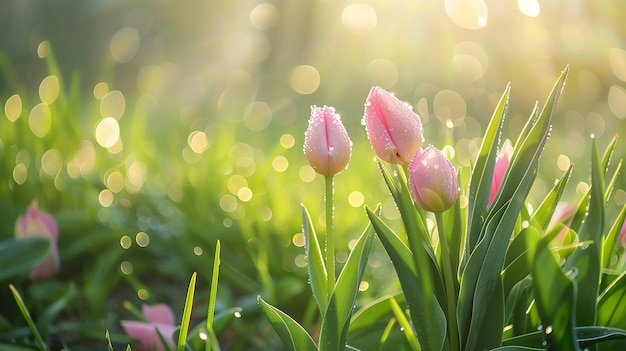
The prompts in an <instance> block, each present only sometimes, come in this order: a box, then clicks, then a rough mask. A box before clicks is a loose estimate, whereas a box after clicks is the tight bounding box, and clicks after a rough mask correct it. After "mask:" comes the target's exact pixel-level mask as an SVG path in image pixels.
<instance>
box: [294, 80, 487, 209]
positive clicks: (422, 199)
mask: <svg viewBox="0 0 626 351" xmlns="http://www.w3.org/2000/svg"><path fill="white" fill-rule="evenodd" d="M364 121H365V126H366V131H367V135H368V138H369V140H370V143H371V145H372V148H373V149H374V151H375V152H376V155H378V157H379V158H380V159H381V160H384V161H386V162H389V163H397V164H408V169H409V184H410V187H411V192H412V194H413V197H414V200H415V201H416V202H417V203H418V204H419V205H420V206H421V207H422V208H423V209H425V210H427V211H432V212H441V211H444V210H446V209H448V208H450V206H452V204H453V203H454V201H456V199H457V197H458V194H459V185H458V181H457V176H456V171H455V169H454V166H452V163H450V161H449V160H448V159H447V158H446V156H445V155H444V153H443V152H442V151H441V150H439V149H437V148H435V147H434V146H432V145H429V146H428V147H426V148H421V147H422V144H423V141H424V138H423V129H422V123H421V120H420V117H419V116H418V115H417V114H416V113H415V112H413V110H412V108H411V106H410V105H408V104H407V103H405V102H402V101H400V100H399V99H398V98H396V97H395V96H394V95H393V94H391V93H389V92H387V91H386V90H384V89H382V88H380V87H373V88H372V89H371V90H370V92H369V95H368V97H367V100H366V103H365V113H364ZM350 152H351V142H350V139H349V137H348V134H347V132H346V129H345V128H344V126H343V124H342V123H341V119H340V117H339V115H338V114H337V113H335V109H334V108H333V107H328V106H324V107H317V106H313V107H312V108H311V118H310V120H309V126H308V129H307V131H306V133H305V141H304V154H305V155H306V157H307V159H308V160H309V163H310V164H311V166H312V167H313V169H314V170H315V171H316V172H318V173H319V174H322V175H324V176H332V175H335V174H337V173H339V172H341V171H342V170H343V169H344V168H346V167H347V165H348V161H349V159H350ZM494 185H495V183H494Z"/></svg>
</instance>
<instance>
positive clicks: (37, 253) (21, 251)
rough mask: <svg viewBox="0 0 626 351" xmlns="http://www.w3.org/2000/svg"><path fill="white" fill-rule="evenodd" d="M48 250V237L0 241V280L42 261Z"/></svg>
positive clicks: (19, 273)
mask: <svg viewBox="0 0 626 351" xmlns="http://www.w3.org/2000/svg"><path fill="white" fill-rule="evenodd" d="M49 252H50V239H48V238H44V237H31V238H24V239H9V240H5V241H3V242H0V281H2V280H6V279H9V278H12V277H15V276H18V275H21V274H24V275H28V272H29V271H30V270H31V268H33V267H35V266H36V265H37V264H38V263H40V262H41V261H43V260H44V259H45V258H46V256H47V255H48V254H49Z"/></svg>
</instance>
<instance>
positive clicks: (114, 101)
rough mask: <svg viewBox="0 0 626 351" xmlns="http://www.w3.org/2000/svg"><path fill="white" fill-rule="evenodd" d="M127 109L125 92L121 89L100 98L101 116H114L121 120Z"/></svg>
mask: <svg viewBox="0 0 626 351" xmlns="http://www.w3.org/2000/svg"><path fill="white" fill-rule="evenodd" d="M125 109H126V100H125V99H124V94H122V92H121V91H119V90H112V91H110V92H108V93H106V94H105V95H104V96H103V97H102V100H100V116H102V117H113V118H115V119H116V120H118V121H119V119H120V118H122V115H123V114H124V110H125Z"/></svg>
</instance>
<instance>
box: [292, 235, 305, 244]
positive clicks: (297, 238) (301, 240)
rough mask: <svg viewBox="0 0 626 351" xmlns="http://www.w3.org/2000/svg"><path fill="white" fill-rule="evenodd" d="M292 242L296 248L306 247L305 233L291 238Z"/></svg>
mask: <svg viewBox="0 0 626 351" xmlns="http://www.w3.org/2000/svg"><path fill="white" fill-rule="evenodd" d="M291 242H292V243H293V244H294V245H295V246H296V247H304V245H305V244H306V238H305V236H304V233H296V234H294V235H293V236H292V237H291Z"/></svg>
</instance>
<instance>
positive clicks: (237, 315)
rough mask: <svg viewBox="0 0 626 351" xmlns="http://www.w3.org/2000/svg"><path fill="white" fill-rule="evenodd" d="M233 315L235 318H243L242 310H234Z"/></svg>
mask: <svg viewBox="0 0 626 351" xmlns="http://www.w3.org/2000/svg"><path fill="white" fill-rule="evenodd" d="M233 317H235V318H241V312H239V311H235V312H233Z"/></svg>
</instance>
